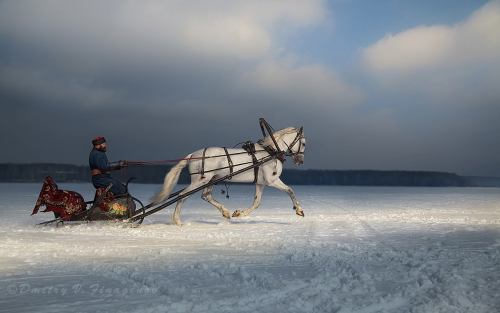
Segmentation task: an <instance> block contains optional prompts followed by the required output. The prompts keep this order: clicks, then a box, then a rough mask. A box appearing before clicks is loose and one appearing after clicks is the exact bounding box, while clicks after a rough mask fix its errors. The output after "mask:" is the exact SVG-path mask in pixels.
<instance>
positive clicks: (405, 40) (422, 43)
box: [362, 1, 500, 74]
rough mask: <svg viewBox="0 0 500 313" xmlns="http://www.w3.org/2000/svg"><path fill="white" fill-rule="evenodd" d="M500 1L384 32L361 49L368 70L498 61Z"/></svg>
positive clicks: (401, 70) (397, 70) (402, 70)
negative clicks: (458, 18) (450, 19)
mask: <svg viewBox="0 0 500 313" xmlns="http://www.w3.org/2000/svg"><path fill="white" fill-rule="evenodd" d="M499 29H500V1H492V2H490V3H488V4H486V5H484V6H483V7H481V8H480V9H478V10H477V11H476V12H474V13H473V14H472V15H471V16H469V18H467V19H466V20H465V21H464V22H462V23H459V24H456V25H453V26H446V25H435V26H417V27H414V28H411V29H408V30H405V31H403V32H400V33H397V34H388V35H386V36H385V37H384V38H382V39H380V40H379V41H377V42H375V43H374V44H372V45H371V46H369V47H367V48H365V49H364V50H363V51H362V62H363V64H364V66H365V68H366V69H367V70H368V71H371V72H374V73H378V74H381V73H382V74H387V73H389V74H401V73H403V74H405V73H414V72H418V71H422V70H429V69H434V70H435V69H436V68H444V69H446V68H450V67H457V66H458V67H464V66H467V65H473V66H476V65H481V64H491V63H493V64H496V65H497V66H498V64H500V36H499V35H498V30H499Z"/></svg>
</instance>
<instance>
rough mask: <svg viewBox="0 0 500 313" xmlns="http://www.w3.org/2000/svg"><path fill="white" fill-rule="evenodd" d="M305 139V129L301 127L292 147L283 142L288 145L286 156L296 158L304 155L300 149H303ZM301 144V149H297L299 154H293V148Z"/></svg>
mask: <svg viewBox="0 0 500 313" xmlns="http://www.w3.org/2000/svg"><path fill="white" fill-rule="evenodd" d="M303 138H304V127H301V128H300V129H299V131H298V132H297V135H296V136H295V138H294V139H293V140H292V142H291V143H290V145H287V144H286V142H284V141H283V143H284V144H285V145H286V147H287V150H286V151H285V155H287V156H295V155H298V154H304V152H301V151H300V149H301V148H302V140H301V139H303ZM297 142H298V143H299V148H298V149H297V152H293V150H292V148H293V147H294V146H295V145H296V144H297Z"/></svg>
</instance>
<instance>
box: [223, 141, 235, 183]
mask: <svg viewBox="0 0 500 313" xmlns="http://www.w3.org/2000/svg"><path fill="white" fill-rule="evenodd" d="M224 152H225V153H226V157H227V164H228V166H229V174H231V175H232V174H233V161H232V160H231V156H230V155H229V152H227V148H226V147H224ZM231 178H233V177H232V176H231V177H229V179H231Z"/></svg>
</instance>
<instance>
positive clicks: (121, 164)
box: [118, 160, 128, 167]
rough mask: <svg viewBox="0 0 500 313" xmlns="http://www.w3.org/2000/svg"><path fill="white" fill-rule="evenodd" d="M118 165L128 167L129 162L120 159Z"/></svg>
mask: <svg viewBox="0 0 500 313" xmlns="http://www.w3.org/2000/svg"><path fill="white" fill-rule="evenodd" d="M118 165H119V166H120V167H127V166H128V162H127V161H126V160H120V161H118Z"/></svg>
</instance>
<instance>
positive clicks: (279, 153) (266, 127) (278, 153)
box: [259, 117, 304, 162]
mask: <svg viewBox="0 0 500 313" xmlns="http://www.w3.org/2000/svg"><path fill="white" fill-rule="evenodd" d="M259 124H260V129H261V130H262V134H263V135H264V137H266V136H267V135H266V130H267V133H268V134H269V137H271V140H272V141H273V143H274V148H272V147H269V148H271V149H272V150H274V154H276V156H277V158H278V159H279V160H280V161H281V162H284V161H285V156H292V157H293V156H296V155H299V154H304V152H301V151H300V150H301V148H302V141H301V139H303V138H304V127H300V129H299V131H298V132H297V135H296V136H295V138H294V139H293V140H292V142H291V143H290V144H289V145H288V144H287V143H286V142H284V141H283V143H284V144H285V145H286V147H287V150H286V151H281V149H280V147H279V145H278V142H277V141H276V139H275V138H274V135H273V133H274V131H273V128H272V127H271V125H269V123H268V122H267V121H266V120H265V119H264V118H262V117H261V118H259ZM297 142H298V143H299V149H298V150H297V152H293V150H292V148H293V147H294V146H295V145H296V144H297ZM266 150H267V149H266Z"/></svg>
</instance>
